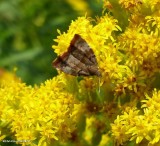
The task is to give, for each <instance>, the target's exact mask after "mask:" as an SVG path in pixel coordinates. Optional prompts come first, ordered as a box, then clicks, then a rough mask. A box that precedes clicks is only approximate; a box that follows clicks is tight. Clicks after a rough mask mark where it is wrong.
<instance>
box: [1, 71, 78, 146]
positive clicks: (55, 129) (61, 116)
mask: <svg viewBox="0 0 160 146" xmlns="http://www.w3.org/2000/svg"><path fill="white" fill-rule="evenodd" d="M66 85H67V83H66V80H65V75H63V74H61V75H59V76H57V77H56V78H53V79H52V80H47V81H46V82H45V83H44V84H42V85H41V86H40V87H34V88H33V87H31V86H26V85H25V84H24V83H21V82H18V81H14V80H12V81H10V82H4V83H2V84H0V87H1V88H0V99H1V102H0V113H1V114H0V119H1V121H0V123H1V135H0V138H1V140H2V139H4V138H5V137H6V136H8V134H9V133H10V134H11V133H14V135H13V137H11V138H12V139H14V140H15V141H17V143H18V141H19V143H21V144H22V145H37V144H38V145H39V146H44V145H49V144H50V143H51V142H52V144H53V143H54V141H56V140H60V141H64V140H65V139H69V138H72V132H74V130H75V129H76V122H77V120H78V115H79V114H78V112H79V109H80V105H79V104H78V102H77V101H76V99H74V98H73V96H72V94H70V93H69V92H67V89H66ZM4 129H8V130H4ZM36 143H37V144H36Z"/></svg>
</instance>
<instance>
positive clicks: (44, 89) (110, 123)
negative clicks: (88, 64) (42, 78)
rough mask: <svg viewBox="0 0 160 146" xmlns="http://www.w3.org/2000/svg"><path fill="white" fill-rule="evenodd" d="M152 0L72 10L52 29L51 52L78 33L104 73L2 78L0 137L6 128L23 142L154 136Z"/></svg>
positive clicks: (156, 26)
mask: <svg viewBox="0 0 160 146" xmlns="http://www.w3.org/2000/svg"><path fill="white" fill-rule="evenodd" d="M158 6H159V1H158V0H153V1H152V2H151V1H149V0H131V1H127V0H119V1H115V0H104V9H105V10H106V9H107V10H108V11H110V12H109V13H106V14H105V10H104V12H103V16H101V17H97V18H96V19H93V18H87V17H86V16H84V17H78V18H77V19H76V20H75V21H72V22H71V25H70V26H69V29H68V31H67V32H66V33H61V31H60V30H58V33H59V36H58V37H57V39H55V40H54V41H55V42H57V45H53V46H52V47H53V49H54V51H55V53H57V55H62V54H63V53H64V52H66V51H67V48H68V47H69V45H70V41H71V40H72V38H73V36H74V35H75V34H79V35H81V37H82V38H83V39H85V40H86V42H87V43H88V45H89V46H90V47H91V48H92V49H93V52H94V54H95V56H96V59H97V62H98V67H99V71H100V72H101V74H102V77H100V78H98V77H73V76H71V75H66V74H64V73H62V72H59V75H58V76H56V77H54V78H53V79H51V80H47V81H46V82H45V83H43V84H41V85H40V86H39V87H38V86H35V87H31V86H27V85H25V84H24V83H22V82H21V81H20V80H18V79H13V80H12V81H9V82H8V81H7V80H3V81H0V99H1V102H0V140H2V139H4V138H5V137H7V136H10V135H11V138H13V139H16V140H28V141H27V142H26V143H24V142H20V143H21V144H22V145H24V146H25V145H38V146H49V145H55V146H56V145H59V144H62V143H63V142H64V143H63V144H64V145H65V144H67V145H69V144H70V143H72V144H73V145H82V146H83V145H92V146H94V145H99V146H105V145H114V144H115V143H116V144H117V145H118V144H119V145H121V144H124V143H127V142H129V141H131V142H132V143H131V144H132V145H134V144H135V145H136V144H139V145H142V144H144V145H147V144H150V145H155V144H160V130H159V129H160V128H159V125H160V120H159V114H160V110H159V109H160V102H159V99H160V91H158V90H156V89H155V90H154V91H153V95H152V90H153V89H154V88H158V87H159V79H160V75H159V73H160V59H159V58H160V49H159V48H160V38H159V36H160V34H159V32H160V18H159V14H160V10H159V9H158ZM119 10H123V11H122V14H123V17H122V18H121V16H122V15H121V14H120V13H121V12H120V11H119ZM110 14H111V15H110ZM114 16H115V17H114ZM123 22H124V24H123ZM126 22H127V23H126ZM120 26H121V27H120ZM1 72H2V73H3V71H1ZM1 72H0V79H1V78H3V77H5V76H3V77H1V74H2V73H1ZM3 75H4V74H3ZM5 79H7V77H5ZM9 80H11V79H10V78H9ZM145 97H146V99H145ZM141 104H142V106H141ZM4 129H7V130H4ZM113 139H114V140H113ZM63 144H62V145H63Z"/></svg>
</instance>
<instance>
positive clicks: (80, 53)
mask: <svg viewBox="0 0 160 146" xmlns="http://www.w3.org/2000/svg"><path fill="white" fill-rule="evenodd" d="M52 65H53V67H55V68H57V69H59V70H61V71H63V72H65V73H67V74H70V75H73V76H94V75H96V76H99V77H100V76H101V73H100V72H99V70H98V64H97V60H96V57H95V55H94V52H93V50H92V49H91V48H90V46H89V45H88V43H87V42H86V41H85V40H84V39H83V38H82V37H81V36H80V35H79V34H75V35H74V37H73V39H72V40H71V42H70V45H69V47H68V50H67V51H66V52H65V53H63V54H62V55H61V56H58V57H57V58H56V59H55V60H54V61H53V63H52Z"/></svg>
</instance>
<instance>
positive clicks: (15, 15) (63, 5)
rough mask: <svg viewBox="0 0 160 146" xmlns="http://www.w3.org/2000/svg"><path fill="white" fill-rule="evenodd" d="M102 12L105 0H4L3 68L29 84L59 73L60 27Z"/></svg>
mask: <svg viewBox="0 0 160 146" xmlns="http://www.w3.org/2000/svg"><path fill="white" fill-rule="evenodd" d="M86 12H87V16H91V17H93V18H95V16H101V14H102V1H101V0H75V1H74V0H41V1H39V0H27V1H26V0H0V68H4V69H6V70H9V71H13V69H14V68H15V67H17V71H16V74H17V76H18V77H20V78H21V79H22V81H23V82H25V83H27V84H28V85H33V84H40V83H41V82H44V81H45V80H46V79H50V78H52V77H53V76H55V75H56V74H57V71H56V70H55V69H54V68H53V67H52V65H51V63H52V61H53V60H54V59H55V58H56V54H55V53H54V51H53V49H52V48H51V46H52V45H53V44H54V41H53V39H55V38H56V37H57V35H58V33H57V29H60V30H61V31H62V32H63V31H67V29H68V27H69V25H70V22H71V20H75V19H76V18H77V17H78V16H84V15H85V14H86Z"/></svg>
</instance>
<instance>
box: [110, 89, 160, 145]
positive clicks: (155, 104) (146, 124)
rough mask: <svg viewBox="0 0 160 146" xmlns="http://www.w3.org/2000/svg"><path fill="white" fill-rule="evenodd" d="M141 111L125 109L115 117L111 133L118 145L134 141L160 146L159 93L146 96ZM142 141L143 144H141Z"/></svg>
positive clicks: (154, 92)
mask: <svg viewBox="0 0 160 146" xmlns="http://www.w3.org/2000/svg"><path fill="white" fill-rule="evenodd" d="M142 103H143V104H142V107H141V109H139V110H138V109H136V108H130V107H127V108H126V109H125V110H124V111H123V115H120V116H117V119H116V120H115V121H114V124H112V125H111V126H112V132H113V135H114V136H115V138H116V139H117V141H118V142H119V144H123V142H126V141H127V140H130V141H132V140H134V139H136V143H137V144H138V143H140V142H141V144H142V145H143V143H144V145H147V143H149V144H150V145H153V144H156V145H159V144H160V127H159V123H160V117H159V115H160V110H159V109H160V104H159V103H160V91H157V90H156V89H155V90H154V91H153V95H152V97H149V96H148V95H146V99H145V100H142ZM142 141H143V142H142Z"/></svg>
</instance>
